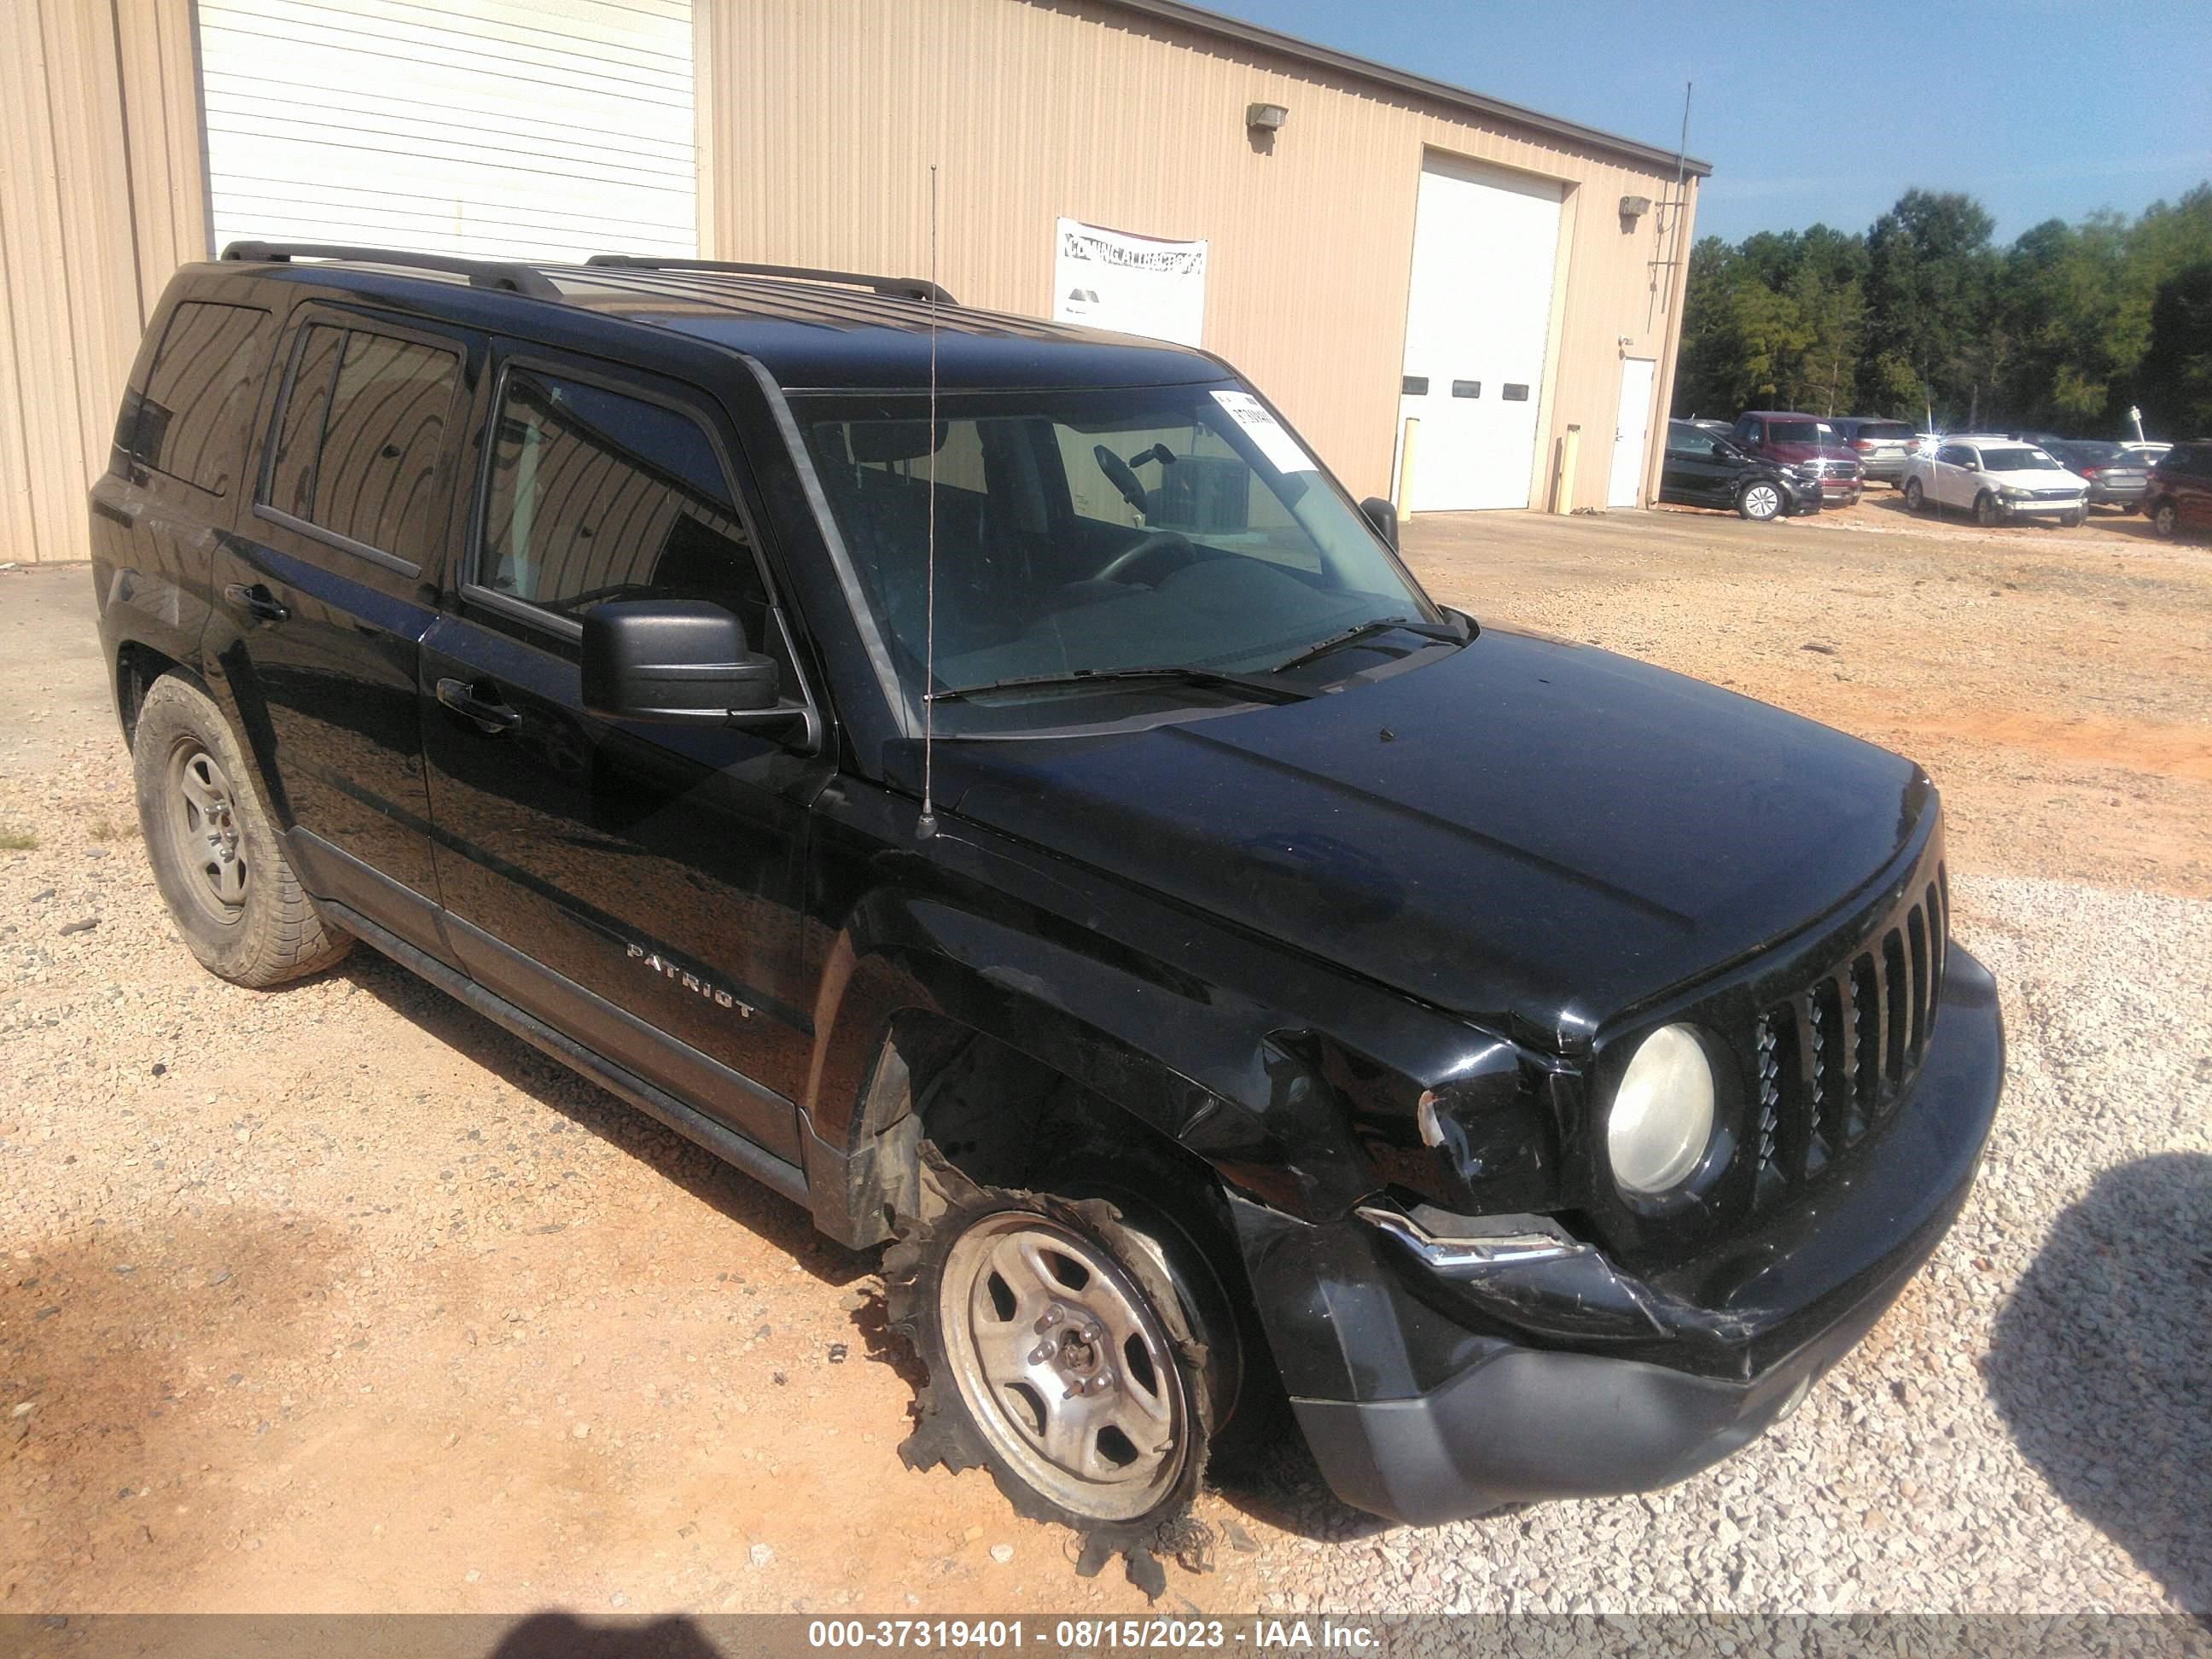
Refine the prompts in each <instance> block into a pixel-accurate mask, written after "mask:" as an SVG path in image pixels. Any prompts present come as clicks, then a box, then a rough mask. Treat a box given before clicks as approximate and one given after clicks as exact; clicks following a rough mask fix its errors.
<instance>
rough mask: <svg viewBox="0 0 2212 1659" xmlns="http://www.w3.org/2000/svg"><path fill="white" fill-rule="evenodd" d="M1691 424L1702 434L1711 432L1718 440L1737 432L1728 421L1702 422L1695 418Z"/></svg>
mask: <svg viewBox="0 0 2212 1659" xmlns="http://www.w3.org/2000/svg"><path fill="white" fill-rule="evenodd" d="M1690 424H1691V425H1692V426H1693V427H1696V428H1698V430H1699V431H1700V432H1710V433H1711V434H1712V435H1714V436H1715V437H1717V438H1725V437H1727V436H1728V435H1729V433H1731V432H1733V431H1735V427H1734V426H1733V425H1731V424H1730V423H1729V422H1726V421H1701V420H1699V419H1698V418H1697V417H1696V416H1691V417H1690Z"/></svg>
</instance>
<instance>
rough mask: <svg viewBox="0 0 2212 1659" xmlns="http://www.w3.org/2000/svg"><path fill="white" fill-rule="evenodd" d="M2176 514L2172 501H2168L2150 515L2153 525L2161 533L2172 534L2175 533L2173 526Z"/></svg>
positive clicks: (2164, 534)
mask: <svg viewBox="0 0 2212 1659" xmlns="http://www.w3.org/2000/svg"><path fill="white" fill-rule="evenodd" d="M2176 516H2177V515H2176V514H2175V513H2174V510H2173V503H2172V502H2171V501H2167V502H2165V503H2162V504H2161V505H2160V507H2159V509H2158V511H2157V512H2155V513H2152V514H2151V515H2150V521H2151V525H2152V526H2153V527H2154V529H2156V530H2157V532H2158V533H2159V534H2160V535H2161V536H2171V535H2172V534H2173V526H2174V520H2175V518H2176Z"/></svg>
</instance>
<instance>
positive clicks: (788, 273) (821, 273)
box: [584, 253, 960, 306]
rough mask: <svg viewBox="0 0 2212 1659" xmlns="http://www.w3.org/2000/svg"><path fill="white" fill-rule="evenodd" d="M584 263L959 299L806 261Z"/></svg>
mask: <svg viewBox="0 0 2212 1659" xmlns="http://www.w3.org/2000/svg"><path fill="white" fill-rule="evenodd" d="M584 263H585V264H587V265H609V266H613V267H615V268H616V269H618V270H724V271H730V272H732V273H734V274H737V275H739V276H784V277H792V278H795V279H797V280H799V281H802V282H809V283H848V284H849V285H851V286H852V287H854V288H865V289H872V290H873V291H874V292H875V293H878V294H880V295H883V296H884V298H885V299H887V300H934V301H937V303H938V304H939V305H941V306H957V305H958V304H959V303H960V302H959V301H957V300H956V299H954V298H953V297H952V296H951V295H950V294H947V293H946V292H945V290H944V289H941V288H939V287H938V285H937V284H936V283H931V282H925V281H923V280H922V279H921V277H919V276H868V275H867V274H866V272H863V271H858V270H815V269H813V268H812V267H811V266H808V265H753V264H739V263H738V261H736V260H734V259H662V258H654V257H653V256H652V255H650V254H637V253H594V254H593V255H592V257H591V258H588V259H586V260H585V261H584Z"/></svg>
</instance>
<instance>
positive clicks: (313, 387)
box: [261, 324, 345, 519]
mask: <svg viewBox="0 0 2212 1659" xmlns="http://www.w3.org/2000/svg"><path fill="white" fill-rule="evenodd" d="M344 349H345V331H344V330H343V329H342V328H328V327H325V326H324V325H321V324H317V325H315V326H313V327H312V328H309V329H307V330H305V331H302V332H301V336H300V339H299V343H298V344H297V346H296V347H295V349H294V351H293V353H292V374H291V378H290V379H289V380H287V381H286V382H285V386H284V401H283V405H282V406H281V407H280V408H279V409H278V410H277V412H276V445H275V453H274V454H272V455H271V456H270V462H269V479H268V484H267V487H266V488H265V489H264V490H263V491H262V495H261V499H262V500H263V501H265V502H266V503H267V504H268V505H269V506H270V507H275V508H276V510H277V511H278V512H280V513H290V514H291V515H292V516H293V517H294V518H295V519H305V518H307V516H308V515H309V514H310V513H313V511H314V506H315V457H316V454H317V453H318V452H319V450H320V449H321V447H322V443H323V416H324V413H325V411H326V410H328V409H329V408H330V404H331V380H334V379H336V378H337V368H338V356H339V354H340V353H341V352H343V350H344Z"/></svg>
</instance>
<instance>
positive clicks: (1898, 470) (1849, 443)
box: [1828, 415, 1920, 486]
mask: <svg viewBox="0 0 2212 1659" xmlns="http://www.w3.org/2000/svg"><path fill="white" fill-rule="evenodd" d="M1828 424H1829V425H1830V426H1831V427H1832V428H1835V433H1836V439H1837V441H1838V442H1839V443H1841V444H1842V445H1843V446H1844V448H1846V449H1848V450H1850V452H1851V453H1852V454H1854V455H1856V456H1857V457H1858V462H1859V465H1860V466H1861V467H1862V468H1863V469H1864V470H1865V472H1866V476H1867V478H1868V481H1869V483H1871V482H1874V481H1876V480H1879V481H1880V482H1881V483H1886V484H1890V485H1893V486H1895V485H1899V484H1902V483H1904V482H1905V461H1906V459H1908V458H1909V457H1910V456H1911V453H1912V452H1913V451H1914V450H1915V449H1917V447H1919V443H1920V440H1919V439H1918V437H1917V435H1915V434H1914V432H1913V430H1912V428H1911V425H1910V424H1909V423H1908V422H1904V421H1885V420H1879V419H1877V418H1875V416H1871V415H1839V416H1837V417H1836V418H1835V419H1834V420H1832V421H1831V422H1828Z"/></svg>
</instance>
